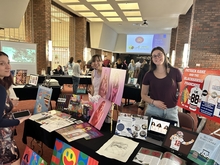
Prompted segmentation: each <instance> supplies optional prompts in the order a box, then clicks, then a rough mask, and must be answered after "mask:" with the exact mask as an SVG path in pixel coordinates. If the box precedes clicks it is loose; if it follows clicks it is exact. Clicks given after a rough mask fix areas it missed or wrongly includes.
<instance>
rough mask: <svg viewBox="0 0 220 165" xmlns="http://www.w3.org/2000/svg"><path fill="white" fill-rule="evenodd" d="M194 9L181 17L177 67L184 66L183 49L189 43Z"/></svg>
mask: <svg viewBox="0 0 220 165" xmlns="http://www.w3.org/2000/svg"><path fill="white" fill-rule="evenodd" d="M191 14H192V8H190V9H189V11H188V12H187V13H186V14H185V15H180V16H179V22H178V28H177V38H176V48H175V50H176V61H175V66H176V67H178V68H179V67H181V66H182V57H183V48H184V44H185V43H188V41H189V29H190V22H191Z"/></svg>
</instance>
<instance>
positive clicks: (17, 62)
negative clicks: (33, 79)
mask: <svg viewBox="0 0 220 165" xmlns="http://www.w3.org/2000/svg"><path fill="white" fill-rule="evenodd" d="M0 47H1V51H3V52H5V53H6V54H7V55H8V56H9V60H10V63H11V68H12V69H14V70H17V69H26V70H27V74H28V75H30V74H36V72H37V65H36V61H37V60H36V54H37V51H36V44H32V43H24V42H11V41H0Z"/></svg>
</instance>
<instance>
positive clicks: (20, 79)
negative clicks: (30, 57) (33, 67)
mask: <svg viewBox="0 0 220 165" xmlns="http://www.w3.org/2000/svg"><path fill="white" fill-rule="evenodd" d="M26 77H27V70H23V69H19V70H17V71H16V76H15V84H16V85H24V84H26Z"/></svg>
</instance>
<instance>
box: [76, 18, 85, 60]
mask: <svg viewBox="0 0 220 165" xmlns="http://www.w3.org/2000/svg"><path fill="white" fill-rule="evenodd" d="M75 20H76V21H75V27H74V28H75V61H77V60H82V61H83V50H84V48H85V47H86V30H87V28H86V18H83V17H76V18H75Z"/></svg>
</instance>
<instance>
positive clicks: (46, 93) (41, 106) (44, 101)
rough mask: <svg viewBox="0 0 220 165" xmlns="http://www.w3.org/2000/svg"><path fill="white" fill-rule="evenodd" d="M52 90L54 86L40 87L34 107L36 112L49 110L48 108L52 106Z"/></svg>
mask: <svg viewBox="0 0 220 165" xmlns="http://www.w3.org/2000/svg"><path fill="white" fill-rule="evenodd" d="M52 91H53V89H52V88H47V87H44V86H39V87H38V92H37V98H36V103H35V107H34V114H37V113H41V112H47V111H48V109H49V108H50V100H51V96H52Z"/></svg>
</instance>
